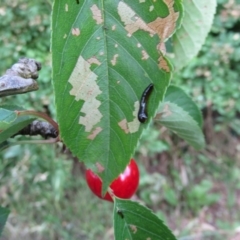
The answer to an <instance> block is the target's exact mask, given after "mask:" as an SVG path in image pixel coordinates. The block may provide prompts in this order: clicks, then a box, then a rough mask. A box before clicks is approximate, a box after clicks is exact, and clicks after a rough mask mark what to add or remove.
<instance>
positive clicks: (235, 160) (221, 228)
mask: <svg viewBox="0 0 240 240" xmlns="http://www.w3.org/2000/svg"><path fill="white" fill-rule="evenodd" d="M2 2H3V4H2V5H1V7H0V17H1V21H0V50H1V62H0V73H1V75H2V74H3V73H4V72H5V71H6V69H7V68H9V67H10V66H11V65H12V64H13V63H14V62H16V61H17V60H18V59H19V57H21V56H26V57H29V58H34V59H36V60H38V61H40V62H41V63H42V66H43V68H42V70H41V71H40V77H39V80H38V82H39V86H40V90H38V91H37V92H32V93H29V94H25V95H19V96H13V97H7V98H5V99H0V101H5V102H8V103H10V102H11V103H17V104H18V105H23V106H25V107H26V108H28V109H33V108H34V109H37V110H39V111H45V112H47V113H48V114H50V115H51V116H53V117H54V116H55V112H54V99H53V96H52V94H53V91H52V86H51V56H50V53H49V52H50V49H49V46H50V16H51V1H45V0H40V1H37V0H32V1H28V0H15V1H7V0H3V1H2ZM218 3H219V5H218V8H217V14H216V17H215V20H214V24H213V27H212V30H211V33H210V34H209V36H208V38H207V40H206V43H205V44H204V46H203V48H202V50H201V52H200V53H199V55H198V57H197V58H195V59H194V60H192V61H191V62H190V63H189V65H188V66H187V67H186V68H184V69H182V70H181V71H180V72H178V73H176V74H175V76H174V78H173V80H172V82H173V83H177V84H180V86H182V88H183V89H184V90H185V91H186V92H187V93H188V94H189V95H190V96H192V97H193V99H194V101H196V102H197V104H198V106H199V107H200V108H201V109H202V111H203V116H204V132H205V136H206V140H207V148H206V149H205V150H202V151H195V150H194V149H192V148H191V147H189V146H188V145H187V144H186V143H185V142H184V141H182V140H181V139H179V138H177V137H176V136H175V135H173V134H172V133H171V132H169V131H167V130H166V129H165V128H163V127H161V126H160V125H157V124H155V125H152V127H151V128H149V130H148V131H147V132H145V134H144V136H143V138H142V140H141V143H140V144H139V147H138V150H137V152H136V156H135V157H136V159H137V161H138V163H139V166H140V169H141V182H140V187H139V190H138V192H137V195H136V196H135V198H136V199H138V200H139V201H144V202H145V203H146V204H147V205H148V206H149V207H150V208H152V209H153V210H154V211H155V212H156V213H157V214H158V215H159V216H160V217H161V218H162V219H164V220H165V221H166V222H167V224H168V226H169V227H170V228H171V229H172V230H173V231H174V233H175V234H176V235H177V236H178V238H179V239H181V240H190V239H194V240H195V239H204V240H205V239H209V240H210V239H214V240H215V239H221V240H226V239H232V240H234V239H240V233H239V226H240V212H239V211H238V209H240V201H239V199H240V120H239V116H240V84H239V83H240V80H239V71H240V66H239V60H240V33H239V29H240V20H239V19H240V2H238V1H231V0H229V1H227V0H218ZM0 160H1V161H0V203H1V205H2V206H9V207H10V209H11V215H10V217H9V219H8V222H7V224H6V228H5V231H4V233H3V236H2V237H1V238H0V239H1V240H14V239H26V240H28V239H36V240H38V239H39V240H44V239H59V240H60V239H66V240H71V239H72V240H75V239H83V240H84V239H86V240H91V239H106V240H108V239H113V226H112V216H111V215H112V207H113V206H112V205H111V204H110V203H108V202H104V201H101V200H99V199H97V198H95V197H93V195H92V194H91V192H90V190H89V189H88V188H87V185H86V183H85V180H84V167H83V166H82V165H81V164H80V163H79V162H78V161H77V160H76V159H73V158H72V157H71V156H70V155H69V154H62V148H61V146H60V145H58V146H53V145H41V146H33V145H31V146H30V145H26V146H15V147H12V148H10V149H8V150H5V151H4V152H2V153H0Z"/></svg>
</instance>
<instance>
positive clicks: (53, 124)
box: [15, 110, 59, 140]
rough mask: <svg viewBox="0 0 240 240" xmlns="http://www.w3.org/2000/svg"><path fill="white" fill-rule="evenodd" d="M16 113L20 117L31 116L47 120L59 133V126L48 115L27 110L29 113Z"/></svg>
mask: <svg viewBox="0 0 240 240" xmlns="http://www.w3.org/2000/svg"><path fill="white" fill-rule="evenodd" d="M15 112H16V113H17V115H18V116H29V115H31V116H36V117H40V118H42V119H44V120H46V121H47V122H49V123H50V124H51V125H52V126H53V127H54V128H55V129H56V131H57V132H58V124H57V123H56V122H55V121H54V120H53V119H52V118H50V117H49V116H48V115H47V114H46V113H42V112H36V111H30V110H27V111H15ZM56 139H57V138H56ZM58 140H59V139H58Z"/></svg>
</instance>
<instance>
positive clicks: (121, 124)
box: [118, 118, 129, 133]
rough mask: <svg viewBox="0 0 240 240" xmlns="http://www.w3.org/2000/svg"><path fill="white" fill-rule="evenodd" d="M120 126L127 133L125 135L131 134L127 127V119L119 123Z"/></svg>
mask: <svg viewBox="0 0 240 240" xmlns="http://www.w3.org/2000/svg"><path fill="white" fill-rule="evenodd" d="M118 126H119V127H120V128H121V129H122V130H123V131H124V132H125V133H129V129H128V126H127V119H126V118H125V119H123V120H122V121H120V122H119V123H118Z"/></svg>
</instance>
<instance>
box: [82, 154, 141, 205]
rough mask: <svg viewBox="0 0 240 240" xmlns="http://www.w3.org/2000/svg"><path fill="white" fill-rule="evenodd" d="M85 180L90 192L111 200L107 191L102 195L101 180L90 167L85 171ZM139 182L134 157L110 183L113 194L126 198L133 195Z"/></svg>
mask: <svg viewBox="0 0 240 240" xmlns="http://www.w3.org/2000/svg"><path fill="white" fill-rule="evenodd" d="M85 177H86V181H87V184H88V186H89V188H90V189H91V190H92V192H93V193H94V194H95V195H97V196H98V197H99V198H101V199H104V200H107V201H110V202H113V199H112V197H111V196H110V194H109V193H106V195H105V196H104V197H103V196H102V195H101V193H102V180H101V178H100V177H99V176H97V175H96V174H95V173H94V172H93V171H92V170H91V169H88V170H87V171H86V175H85ZM138 183H139V170H138V166H137V164H136V162H135V161H134V159H131V160H130V162H129V164H128V165H127V167H126V169H125V170H124V172H123V173H121V174H120V175H119V176H118V178H116V179H115V180H114V181H113V182H112V183H111V185H110V188H111V189H112V192H113V194H114V195H115V196H116V197H119V198H124V199H128V198H131V197H132V196H133V194H134V193H135V192H136V190H137V188H138Z"/></svg>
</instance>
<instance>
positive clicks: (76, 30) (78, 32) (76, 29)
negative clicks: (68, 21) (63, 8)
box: [72, 28, 80, 36]
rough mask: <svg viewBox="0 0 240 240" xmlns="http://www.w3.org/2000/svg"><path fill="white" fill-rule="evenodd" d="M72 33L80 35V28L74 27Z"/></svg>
mask: <svg viewBox="0 0 240 240" xmlns="http://www.w3.org/2000/svg"><path fill="white" fill-rule="evenodd" d="M72 35H74V36H79V35H80V29H79V28H73V29H72Z"/></svg>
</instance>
